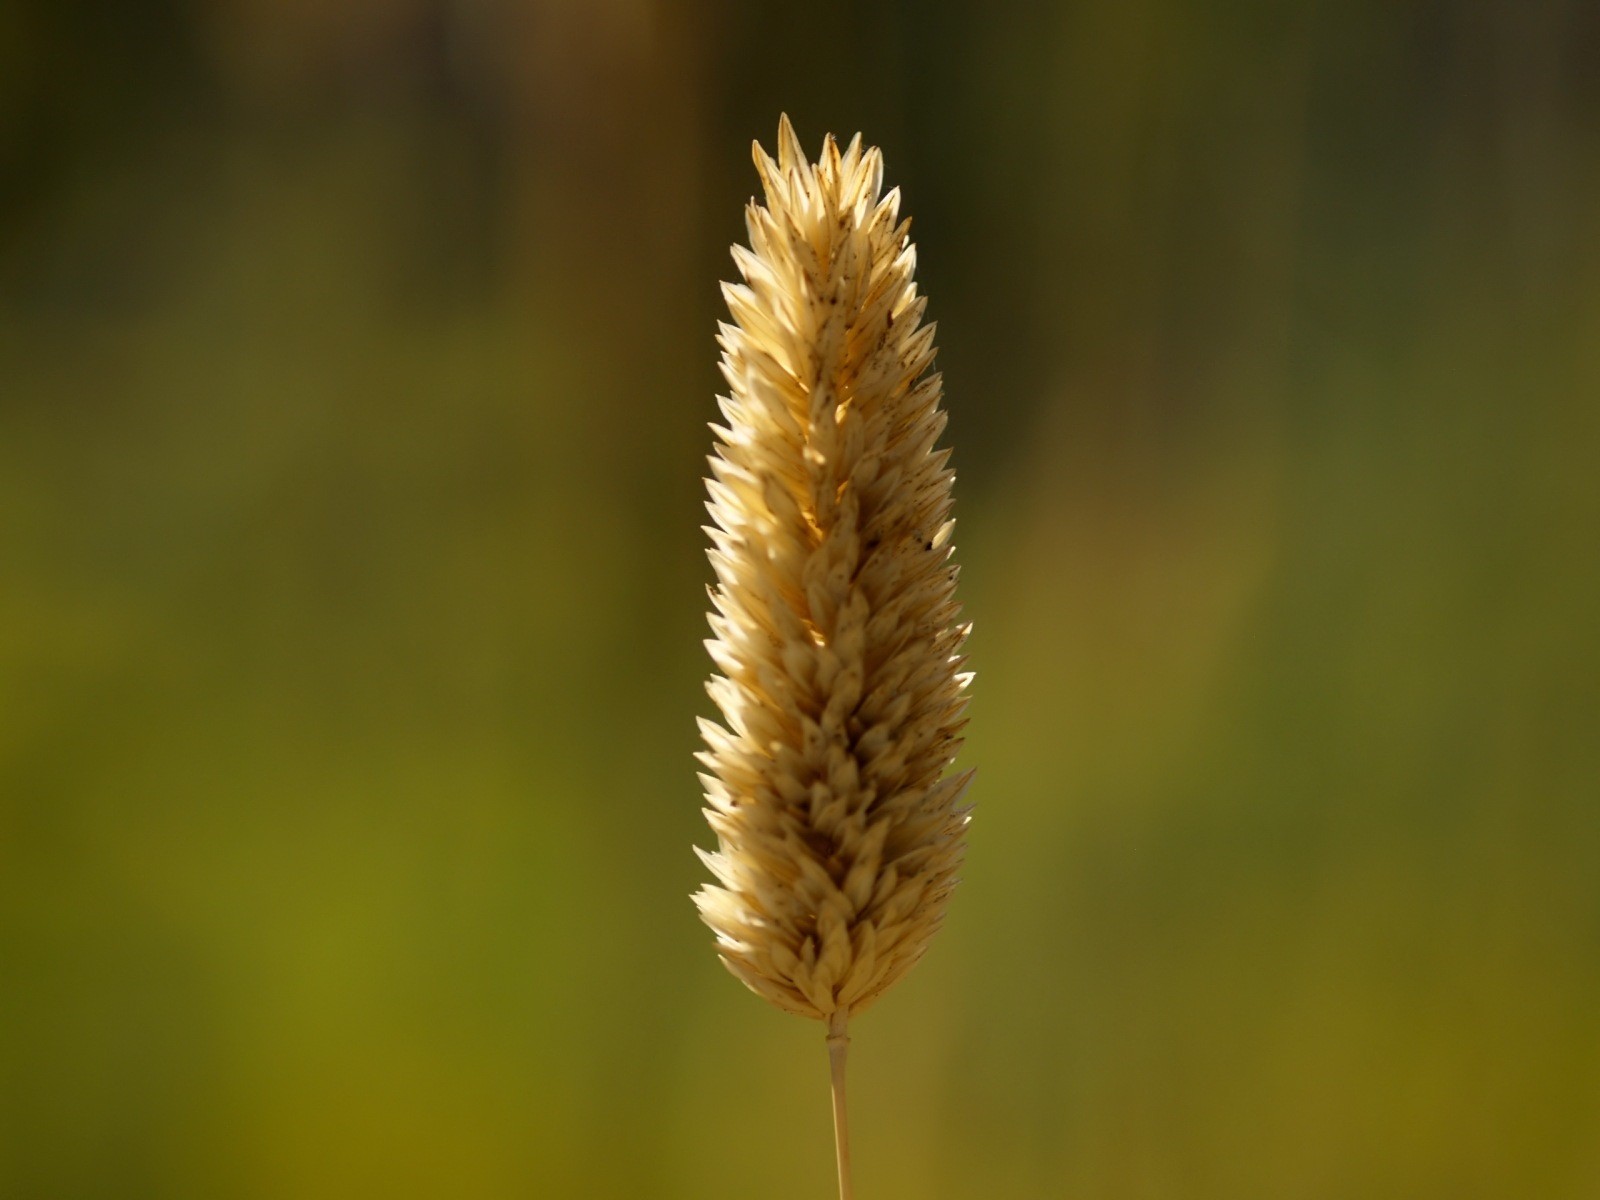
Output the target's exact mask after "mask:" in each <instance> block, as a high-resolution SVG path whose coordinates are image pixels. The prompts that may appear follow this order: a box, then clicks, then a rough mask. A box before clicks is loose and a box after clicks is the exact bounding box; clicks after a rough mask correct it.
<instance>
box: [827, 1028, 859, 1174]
mask: <svg viewBox="0 0 1600 1200" xmlns="http://www.w3.org/2000/svg"><path fill="white" fill-rule="evenodd" d="M849 1020H850V1010H849V1009H848V1008H836V1009H834V1010H833V1015H832V1016H831V1017H829V1018H828V1066H829V1067H830V1068H831V1070H832V1074H833V1144H834V1147H835V1148H836V1150H837V1151H838V1156H839V1200H853V1197H854V1196H855V1190H854V1189H853V1188H852V1187H851V1186H850V1124H849V1121H848V1120H847V1119H846V1117H845V1110H844V1056H845V1052H846V1051H848V1050H849V1049H850V1038H849V1036H848V1035H847V1034H846V1033H845V1025H846V1024H847V1023H848V1022H849Z"/></svg>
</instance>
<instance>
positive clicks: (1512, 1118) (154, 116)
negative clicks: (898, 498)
mask: <svg viewBox="0 0 1600 1200" xmlns="http://www.w3.org/2000/svg"><path fill="white" fill-rule="evenodd" d="M784 110H786V111H787V112H789V113H790V114H791V116H792V117H793V118H794V120H795V122H796V124H797V127H798V128H799V130H800V133H801V135H802V137H803V138H804V140H805V142H806V144H807V147H808V148H810V149H813V150H814V149H815V147H816V145H817V144H818V142H819V141H820V138H821V135H822V134H823V133H824V132H825V131H828V130H835V131H837V132H839V133H841V134H846V135H847V134H849V133H851V132H853V131H854V130H857V129H860V130H862V131H864V133H865V134H866V136H867V138H868V140H870V141H874V142H877V143H879V144H881V145H882V146H883V147H884V150H885V153H886V157H887V163H888V176H889V179H890V181H891V182H893V183H898V184H900V185H902V187H903V189H904V192H905V197H906V205H907V209H908V211H909V212H910V213H912V214H913V215H914V218H915V226H914V234H915V236H916V238H917V240H918V243H919V247H920V250H921V260H920V261H921V264H922V266H921V279H922V283H923V287H924V290H925V291H926V292H927V293H928V294H929V295H930V296H931V298H932V310H931V311H932V315H933V316H934V317H935V318H937V319H938V320H939V321H940V346H941V357H940V362H941V365H942V367H943V369H944V370H945V373H946V387H947V392H948V404H949V408H950V411H951V423H950V432H949V435H948V438H947V440H948V443H949V444H951V445H952V446H954V448H955V460H954V461H955V463H956V465H957V467H958V469H959V470H960V473H961V478H960V480H959V482H958V511H959V514H960V518H961V523H960V526H959V528H958V531H957V535H956V540H957V544H958V554H959V557H960V560H961V561H962V563H963V565H964V574H963V587H964V599H965V602H966V605H967V610H968V613H969V615H970V616H971V617H972V619H973V620H974V621H975V622H976V632H975V634H974V637H973V640H972V643H971V648H972V654H973V662H974V666H975V667H976V669H977V672H978V677H977V682H976V685H975V689H974V699H973V703H972V710H971V716H972V724H971V727H970V739H969V742H968V749H967V753H966V755H965V761H967V762H969V763H972V764H975V765H977V766H978V768H979V776H978V782H977V785H976V787H975V790H974V793H973V795H974V797H975V798H976V800H977V802H978V805H979V807H978V812H977V818H976V823H975V825H974V827H973V832H972V839H971V852H970V857H969V863H968V870H967V872H966V881H965V884H964V886H963V889H962V891H961V893H960V894H959V895H958V897H957V899H956V902H955V903H954V905H953V908H952V911H951V917H950V920H949V922H948V924H947V926H946V929H945V931H944V932H943V933H942V934H941V936H940V938H939V940H938V941H937V942H936V943H935V945H934V948H933V951H932V953H931V954H930V955H929V957H928V959H927V960H926V961H925V962H924V964H923V965H922V966H921V967H919V968H918V970H917V971H916V972H914V973H913V974H912V975H911V977H910V978H909V979H908V980H907V981H906V982H905V983H903V984H901V985H900V986H899V987H898V988H897V989H896V990H895V991H894V992H893V993H892V994H891V995H890V996H888V997H887V998H886V999H885V1000H884V1001H883V1002H882V1003H881V1004H880V1005H879V1006H878V1007H877V1008H876V1009H875V1010H874V1011H873V1012H872V1013H870V1014H868V1016H867V1017H865V1018H864V1019H863V1020H862V1021H861V1022H859V1024H858V1025H857V1027H856V1029H855V1030H854V1032H855V1035H856V1037H855V1049H854V1054H853V1060H854V1061H853V1065H852V1106H853V1117H854V1126H855V1128H854V1133H855V1140H856V1155H857V1175H858V1179H857V1183H858V1190H859V1192H860V1194H861V1196H862V1197H864V1198H868V1200H871V1198H877V1200H888V1198H890V1197H907V1198H909V1197H918V1198H929V1200H938V1198H955V1197H972V1198H988V1197H1004V1198H1007V1200H1009V1198H1013V1197H1039V1198H1055V1197H1063V1198H1076V1197H1096V1198H1107V1200H1110V1198H1121V1197H1127V1198H1146V1197H1148V1198H1156V1197H1185V1198H1205V1197H1217V1198H1227V1200H1240V1198H1251V1197H1262V1198H1273V1200H1281V1198H1287V1197H1293V1198H1300V1197H1306V1198H1327V1200H1347V1198H1351V1197H1360V1198H1368V1197H1376V1198H1384V1197H1395V1198H1401V1197H1404V1198H1407V1200H1412V1198H1418V1197H1424V1198H1426V1197H1440V1198H1449V1200H1455V1198H1472V1197H1486V1198H1488V1197H1495V1198H1499V1197H1513V1196H1515V1197H1522V1196H1527V1197H1552V1198H1568V1197H1570V1198H1580V1197H1582V1198H1587V1197H1593V1196H1596V1195H1600V482H1597V479H1600V7H1597V6H1595V5H1593V4H1591V3H1587V2H1585V0H1525V2H1513V0H1502V2H1500V3H1492V2H1487V3H1479V4H1462V3H1458V4H1452V3H1441V2H1432V3H1427V2H1421V0H1403V2H1395V0H1357V2H1354V3H1346V4H1339V5H1335V4H1329V3H1304V4H1268V3H1263V2H1260V0H1223V2H1219V3H1212V4H1181V3H1176V2H1173V0H1131V2H1129V3H1120V4H1106V3H1090V2H1087V0H1074V2H1070V3H1063V4H1058V5H1033V4H1025V3H1021V2H1019V0H1008V2H1001V3H991V4H987V5H983V6H977V5H962V4H956V3H933V4H911V3H906V2H904V0H900V2H895V0H883V2H878V3H870V4H847V3H844V2H843V0H819V2H817V3H812V4H808V5H805V6H778V5H765V4H735V3H733V2H732V0H715V2H713V0H705V2H701V3H670V2H668V0H566V2H563V3H555V2H547V3H533V4H527V3H514V2H512V0H289V2H285V0H224V2H222V3H215V4H196V3H183V2H180V0H163V2H144V3H128V4H110V3H94V2H91V0H23V2H17V0H13V2H12V3H9V4H6V5H5V6H3V7H0V1195H3V1196H4V1197H6V1198H7V1200H12V1198H19V1200H32V1198H35V1197H39V1198H44V1197H50V1198H56V1197H86V1198H87V1197H185V1198H187V1197H194V1198H210V1197H261V1198H279V1197H283V1198H301V1197H305V1198H316V1197H340V1198H343V1197H351V1196H383V1197H439V1196H450V1197H462V1198H467V1200H474V1198H479V1197H482V1198H500V1197H557V1196H574V1197H597V1198H610V1197H629V1198H633V1197H663V1198H669V1200H670V1198H677V1197H682V1198H689V1197H693V1198H696V1200H699V1198H703V1197H717V1196H729V1197H735V1196H737V1197H746V1196H762V1197H767V1198H770V1200H788V1198H796V1200H798V1198H801V1197H807V1198H814V1197H825V1196H828V1195H830V1194H831V1189H832V1187H833V1183H832V1164H831V1156H832V1147H831V1134H830V1127H829V1117H828V1113H827V1102H826V1081H825V1065H824V1057H825V1056H824V1052H823V1045H822V1038H821V1030H820V1029H819V1028H818V1027H816V1026H813V1025H809V1024H807V1023H804V1022H801V1021H798V1020H795V1019H793V1018H790V1017H786V1016H783V1015H781V1014H779V1013H777V1012H776V1011H773V1010H769V1009H768V1008H767V1007H766V1006H765V1005H763V1004H762V1003H761V1002H760V1001H758V1000H757V999H756V998H755V997H753V996H751V995H749V994H748V993H747V992H745V991H744V989H743V988H741V987H740V986H739V985H738V984H737V983H736V982H734V981H733V979H732V978H731V977H729V976H727V975H726V974H725V973H724V971H723V970H722V968H721V967H720V966H719V965H718V964H717V962H716V960H715V957H714V955H713V953H712V949H711V938H710V935H709V934H708V933H707V932H706V931H705V930H704V929H703V928H702V927H701V926H700V925H699V924H698V922H697V920H696V918H695V915H694V912H693V910H692V907H691V905H690V903H689V901H688V899H687V896H688V893H689V892H690V891H691V890H693V889H694V888H695V887H697V886H698V884H699V883H700V881H701V879H702V878H703V871H702V868H701V867H700V866H699V864H698V863H697V862H696V861H695V859H694V858H693V856H692V855H691V853H690V850H689V847H690V845H691V843H694V842H698V843H700V844H702V845H704V844H706V843H708V842H709V841H710V835H709V833H708V832H707V830H706V829H705V827H704V824H703V822H702V820H701V818H700V816H699V812H698V808H699V796H698V791H697V788H696V785H695V782H694V775H693V764H692V762H691V759H690V755H691V753H692V751H693V750H694V749H695V748H696V735H695V730H694V721H693V717H694V715H695V714H696V713H709V711H710V705H709V701H708V700H707V699H706V698H705V695H704V692H703V690H702V682H703V679H704V677H705V675H706V674H707V673H708V670H709V663H708V660H707V659H706V657H705V655H704V652H703V649H702V647H701V645H700V641H701V638H702V637H704V636H705V634H706V630H705V626H704V619H703V612H704V609H705V607H706V602H705V595H704V590H703V589H704V585H705V583H706V582H707V581H708V580H709V577H710V572H709V568H708V567H707V565H706V563H705V559H704V555H703V548H704V538H703V535H702V534H701V532H700V530H699V525H700V524H701V522H702V520H703V519H704V518H703V512H702V509H701V500H702V498H703V493H702V488H701V483H700V476H701V473H702V470H703V466H704V460H703V456H704V455H705V453H706V452H707V451H708V450H709V448H710V435H709V433H708V432H707V430H706V428H705V425H706V422H707V421H708V420H709V419H711V418H712V417H713V416H714V415H715V408H714V404H713V399H712V397H713V394H714V393H715V392H716V391H717V390H719V388H720V386H721V384H720V380H719V378H718V376H717V373H716V369H715V359H716V351H715V348H714V346H713V342H712V336H713V332H714V322H715V320H716V319H717V318H718V316H719V315H720V314H721V311H722V310H721V302H720V299H719V296H718V291H717V287H716V284H717V281H718V280H719V279H722V278H726V277H727V276H728V275H729V274H730V273H731V270H732V268H731V264H730V263H729V261H728V259H727V255H726V251H727V246H728V244H729V243H730V242H732V241H734V240H736V239H740V238H742V236H743V229H742V206H743V204H744V201H745V200H746V198H747V197H748V196H749V195H750V194H751V192H752V191H753V190H754V189H755V187H756V179H755V174H754V171H753V170H752V168H751V166H750V162H749V143H750V140H751V139H752V138H753V137H760V138H762V139H763V140H765V141H766V142H767V143H768V144H769V145H770V144H771V139H772V136H773V132H774V130H775V127H776V122H777V116H778V113H779V112H780V111H784Z"/></svg>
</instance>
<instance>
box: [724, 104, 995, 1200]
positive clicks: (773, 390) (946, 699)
mask: <svg viewBox="0 0 1600 1200" xmlns="http://www.w3.org/2000/svg"><path fill="white" fill-rule="evenodd" d="M754 154H755V164H756V170H757V172H758V173H759V174H760V177H761V183H762V186H763V188H764V189H765V192H766V204H765V206H762V205H760V204H758V203H756V202H755V201H754V200H752V201H751V202H750V204H749V206H748V207H747V208H746V210H745V224H746V228H747V230H748V231H749V237H750V246H749V249H746V248H744V247H742V246H735V247H734V248H733V258H734V262H735V263H736V264H737V265H738V268H739V273H740V274H741V275H742V276H743V277H744V283H742V284H724V285H723V295H724V296H725V297H726V299H727V302H728V308H729V310H730V312H731V313H732V315H733V319H734V324H733V325H728V324H723V325H721V326H720V329H721V335H720V337H719V338H718V343H719V344H720V346H721V347H722V373H723V376H724V377H725V378H726V380H727V383H728V395H727V396H724V397H719V404H720V406H721V409H722V413H723V416H724V418H725V420H726V426H725V427H722V426H716V425H713V426H712V429H713V431H714V432H715V433H716V436H717V444H716V453H715V454H714V455H712V457H711V459H710V463H711V471H712V476H713V477H712V478H711V479H708V480H707V481H706V486H707V488H708V489H709V491H710V495H711V499H710V502H709V503H708V505H707V507H708V509H709V510H710V512H711V517H712V520H713V521H714V522H715V527H708V528H707V532H708V533H709V534H710V536H711V540H712V542H713V543H714V545H713V547H712V549H711V550H710V552H709V553H710V558H711V562H712V565H713V567H714V568H715V571H716V577H717V582H716V584H715V585H714V586H713V587H712V588H711V601H712V604H713V605H714V606H715V608H716V611H715V612H714V613H712V614H710V622H711V628H712V631H713V632H714V634H715V636H714V637H713V638H711V639H710V640H709V641H707V643H706V645H707V647H708V649H709V650H710V652H711V658H712V660H713V662H714V663H715V664H716V667H717V669H718V671H719V672H720V673H719V674H716V675H713V676H712V677H711V680H710V682H709V684H708V685H707V686H708V688H709V690H710V692H711V696H712V698H713V699H714V700H715V701H716V704H717V706H718V708H720V709H721V710H722V715H723V719H724V722H725V724H723V725H718V724H716V723H715V722H712V721H702V722H701V732H702V733H703V735H704V737H705V741H706V746H707V749H706V750H705V751H703V752H702V753H701V754H700V755H699V756H698V757H699V758H700V760H701V762H702V763H703V764H704V765H705V768H706V773H705V774H702V775H701V776H700V780H701V782H702V784H703V785H704V787H705V793H706V804H707V808H706V819H707V820H708V821H709V822H710V824H711V827H712V829H713V830H715V831H716V834H717V842H718V848H717V851H716V852H715V853H709V854H708V853H706V852H704V851H698V852H699V853H700V856H701V858H702V859H704V861H705V863H706V865H707V866H708V867H709V868H710V869H711V872H712V874H713V875H715V876H716V879H717V882H716V883H715V884H707V885H706V886H705V887H704V888H702V889H701V891H700V892H699V893H697V894H696V896H695V902H696V904H697V905H698V906H699V909H700V913H701V916H702V917H703V919H704V920H705V922H706V924H708V925H709V926H710V927H711V928H712V929H713V930H714V931H715V932H716V935H717V951H718V953H719V954H720V955H721V957H722V961H723V962H724V963H725V964H726V965H727V967H728V969H729V970H730V971H732V972H733V973H734V974H735V975H737V976H738V977H739V978H740V979H742V980H743V981H744V982H745V983H746V984H747V985H748V986H749V987H750V988H751V990H752V991H755V992H757V993H759V994H760V995H762V996H764V997H765V998H766V999H767V1000H769V1001H771V1002H772V1003H773V1004H775V1005H777V1006H778V1007H779V1008H781V1009H784V1010H786V1011H788V1012H792V1013H798V1014H799V1015H801V1016H805V1017H813V1018H816V1019H817V1020H820V1021H825V1022H826V1023H827V1044H828V1050H829V1059H830V1063H831V1068H832V1082H833V1113H834V1133H835V1137H836V1142H837V1150H838V1165H839V1193H840V1196H841V1198H842V1200H850V1196H851V1182H850V1150H849V1139H848V1134H847V1129H846V1120H845V1091H844V1067H845V1050H846V1047H847V1046H848V1043H849V1038H848V1036H847V1033H846V1030H847V1025H848V1023H849V1021H850V1018H851V1017H853V1016H855V1015H857V1014H859V1013H861V1012H863V1011H864V1010H865V1009H866V1008H867V1006H868V1005H869V1004H871V1003H872V1002H873V1001H874V1000H876V999H877V998H878V996H880V995H881V994H882V993H883V992H884V990H885V989H887V988H888V987H889V986H890V985H891V984H893V983H894V982H895V981H896V980H897V979H899V978H900V977H901V976H902V975H904V974H905V973H906V971H907V970H909V969H910V968H911V966H912V964H913V963H915V962H916V961H917V959H919V958H920V957H921V956H922V954H923V952H924V951H925V950H926V949H927V947H928V943H929V940H930V939H931V938H932V937H933V935H934V933H935V931H936V930H937V929H938V928H939V925H940V923H941V921H942V920H943V917H944V912H945V906H946V903H947V901H948V900H949V897H950V893H951V891H952V889H953V888H954V887H955V885H956V882H957V879H956V873H957V871H958V870H959V868H960V865H961V858H962V853H963V850H964V842H963V838H964V834H965V831H966V827H967V822H968V811H969V810H968V809H967V808H966V807H963V806H962V797H963V795H964V793H965V792H966V790H967V786H968V784H969V783H970V781H971V778H972V772H971V771H970V770H969V771H965V772H961V773H959V774H947V772H948V771H949V768H950V766H951V764H952V762H953V761H954V759H955V756H956V752H957V751H958V750H959V749H960V746H961V730H962V728H963V726H964V725H965V724H966V721H965V718H964V712H965V709H966V697H965V688H966V686H967V683H968V681H969V679H970V675H968V674H966V673H965V672H963V671H962V666H963V663H964V661H965V660H964V659H963V658H962V655H961V648H962V644H963V642H964V641H965V640H966V636H967V632H968V629H969V628H970V626H967V625H964V624H961V623H960V608H959V606H958V605H957V604H956V601H955V585H956V575H957V568H956V567H955V566H954V564H953V563H952V562H951V561H950V556H951V545H950V532H951V528H952V526H953V524H954V522H953V521H951V519H950V488H951V483H952V481H953V480H954V478H955V476H954V473H953V472H952V471H951V470H950V469H949V468H948V467H947V465H946V462H947V459H948V457H949V453H950V452H949V451H948V450H936V449H935V448H934V445H935V443H936V442H937V441H938V438H939V435H940V433H941V432H942V431H943V429H944V425H945V414H944V413H943V412H942V411H941V410H940V408H939V397H940V377H939V375H938V374H929V373H928V368H929V367H930V365H931V364H932V362H933V358H934V346H933V333H934V326H933V325H931V324H930V325H922V324H921V321H922V314H923V310H924V308H925V306H926V304H927V301H926V300H925V299H924V298H923V297H921V296H918V295H917V288H916V284H915V283H914V282H913V280H912V274H913V271H914V269H915V266H916V250H915V248H914V247H913V246H912V244H911V241H910V238H909V237H908V235H907V230H908V228H909V224H910V222H909V221H901V220H900V219H899V209H900V194H899V189H895V190H892V191H890V192H889V193H888V194H887V195H884V196H881V197H880V194H879V193H880V191H881V189H882V184H883V159H882V155H881V154H880V153H879V151H878V150H877V149H875V148H874V149H867V150H865V151H863V149H862V147H861V138H860V135H857V136H856V137H855V138H854V139H852V141H851V142H850V145H849V147H848V148H847V149H846V150H845V151H844V152H843V153H840V150H839V147H838V145H837V143H836V142H835V141H834V139H833V137H832V136H831V135H830V136H829V137H828V138H827V139H826V141H824V143H823V146H822V154H821V157H820V158H819V159H818V160H817V162H815V163H811V162H808V161H807V160H806V158H805V155H804V153H803V151H802V150H801V148H800V143H799V141H798V139H797V138H796V137H795V133H794V129H793V128H792V127H791V126H790V124H789V120H788V118H787V117H784V118H782V120H781V121H780V123H779V126H778V158H777V161H776V162H774V161H773V160H772V158H770V157H769V156H768V155H767V153H766V152H765V151H764V150H762V148H761V146H760V144H759V143H758V144H756V145H755V147H754Z"/></svg>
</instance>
